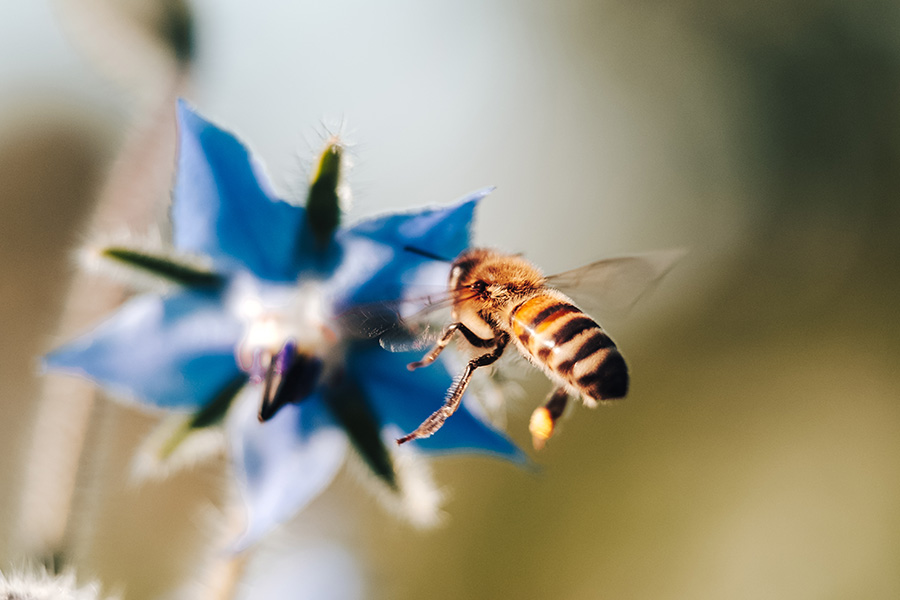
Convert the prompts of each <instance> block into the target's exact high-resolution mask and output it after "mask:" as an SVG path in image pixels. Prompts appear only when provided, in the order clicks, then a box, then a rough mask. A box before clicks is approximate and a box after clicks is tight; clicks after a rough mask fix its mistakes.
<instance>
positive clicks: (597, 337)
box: [510, 292, 628, 400]
mask: <svg viewBox="0 0 900 600" xmlns="http://www.w3.org/2000/svg"><path fill="white" fill-rule="evenodd" d="M510 326H511V328H512V333H513V335H515V336H516V338H518V340H519V342H520V343H521V346H522V347H524V348H525V350H526V351H527V352H528V353H529V354H531V356H533V357H534V358H535V360H536V361H537V362H538V363H540V364H542V365H545V366H546V367H547V368H548V369H549V370H550V371H551V372H553V373H555V374H556V375H558V376H559V377H560V378H561V379H563V380H564V381H565V382H567V383H568V384H569V385H571V386H572V387H573V388H574V389H576V390H578V391H580V392H581V394H582V395H584V396H585V397H586V398H587V399H589V400H611V399H614V398H622V397H623V396H625V394H626V393H628V367H627V366H625V360H624V359H623V358H622V355H621V354H619V350H618V349H617V348H616V345H615V343H614V342H613V341H612V340H611V339H610V337H609V336H608V335H606V333H604V331H603V329H601V328H600V325H598V324H597V323H596V322H595V321H594V320H593V319H591V318H590V317H588V316H587V315H586V314H584V313H583V312H581V311H580V310H579V309H578V308H576V307H575V306H574V305H572V304H571V303H569V302H568V301H567V299H566V298H564V297H561V294H560V295H557V294H555V293H551V292H543V293H540V294H538V295H537V296H533V297H531V298H529V299H528V300H526V301H524V302H522V303H521V304H519V305H518V306H517V307H516V308H514V309H513V311H512V313H511V314H510Z"/></svg>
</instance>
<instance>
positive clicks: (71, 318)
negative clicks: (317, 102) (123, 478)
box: [14, 0, 191, 569]
mask: <svg viewBox="0 0 900 600" xmlns="http://www.w3.org/2000/svg"><path fill="white" fill-rule="evenodd" d="M56 5H57V6H56V7H57V8H58V14H59V15H60V17H61V20H62V25H63V28H64V29H65V30H66V31H67V33H69V34H70V37H71V39H72V41H73V42H74V43H75V44H76V45H77V46H79V47H80V48H81V49H82V50H84V53H85V54H86V55H87V56H88V57H89V58H92V59H94V62H95V63H96V64H98V66H99V67H100V69H101V70H102V71H104V72H105V73H106V74H108V75H112V77H113V78H114V79H116V80H118V82H119V83H121V84H122V85H123V87H124V88H125V89H126V91H127V92H128V94H129V100H131V101H132V102H133V105H134V114H133V117H132V126H131V128H130V133H129V135H128V136H127V138H126V139H125V141H124V143H123V145H122V149H121V151H120V152H119V154H118V158H117V159H116V160H115V162H114V164H113V165H112V167H111V170H110V173H109V176H108V181H107V183H106V184H105V186H104V187H103V189H102V191H101V193H100V194H99V197H98V200H97V203H96V206H95V208H94V211H93V215H92V217H91V219H90V221H89V224H88V228H87V231H88V232H89V233H94V232H102V231H109V230H110V229H111V228H112V227H113V226H114V224H115V226H116V227H119V228H121V226H122V224H123V223H124V224H127V225H128V226H129V227H130V228H131V229H133V230H137V231H141V232H144V231H147V230H149V229H151V228H152V227H153V226H155V225H156V224H157V223H158V222H160V221H161V219H159V217H160V216H161V215H162V213H163V211H164V209H165V207H166V206H167V199H168V195H169V190H170V187H171V180H172V165H173V164H174V160H175V127H174V123H175V112H174V111H175V100H176V98H177V97H178V96H180V95H181V94H182V93H183V90H184V88H185V84H186V80H187V77H186V69H185V67H186V66H187V62H188V59H189V55H190V51H189V50H190V47H191V41H190V39H191V29H190V21H189V19H188V13H187V11H186V9H185V7H184V5H183V4H182V3H181V2H174V1H167V2H146V1H130V2H124V3H115V2H111V1H106V0H91V1H90V2H87V3H85V2H74V1H69V0H60V1H59V2H57V3H56ZM173 32H174V33H173ZM124 297H125V291H124V289H123V287H122V286H121V285H118V284H106V283H102V284H101V283H99V282H98V281H97V279H96V278H95V277H94V276H92V275H91V274H88V273H84V272H81V271H78V272H76V273H75V275H74V277H73V280H72V283H71V286H70V291H69V293H68V299H67V301H66V305H65V309H64V310H63V313H62V315H61V316H60V321H59V332H60V333H61V334H63V335H72V334H74V333H76V332H78V331H81V330H83V329H84V328H85V327H86V326H87V325H88V324H90V323H92V322H96V321H97V320H99V319H100V317H102V316H103V315H104V314H105V313H107V312H109V310H111V309H112V308H114V307H116V306H118V305H119V304H120V303H121V302H122V300H123V299H124ZM96 395H97V392H96V388H95V387H94V386H92V385H91V384H89V383H87V382H80V381H73V380H72V379H71V378H68V379H66V378H57V377H55V376H47V377H45V378H44V380H43V383H42V389H41V392H40V395H39V398H38V407H37V410H36V416H35V421H34V431H33V434H32V435H31V438H30V439H31V445H30V447H29V448H27V449H26V450H25V451H26V452H27V459H26V461H25V462H24V464H25V465H26V472H25V473H24V474H23V477H22V486H21V490H22V492H21V501H20V508H19V518H18V519H17V531H16V533H15V534H14V544H15V547H18V548H21V549H22V550H23V551H24V552H25V553H27V554H26V555H27V556H29V557H30V558H31V559H39V560H44V561H46V562H48V563H49V566H51V567H52V568H54V569H56V568H59V567H60V566H61V565H60V561H61V560H62V562H64V561H65V557H66V556H67V555H69V554H70V553H71V552H72V549H73V546H75V545H77V543H78V540H77V539H74V538H75V537H76V535H75V533H74V532H73V524H72V515H73V512H74V506H73V505H74V503H75V497H76V494H75V490H76V488H77V487H82V486H85V485H89V482H84V481H81V480H82V479H84V478H85V476H86V475H85V473H84V471H85V469H82V468H81V467H82V466H83V465H82V462H83V457H84V455H85V454H86V452H87V448H88V447H89V446H88V444H89V437H90V434H91V432H92V430H93V429H94V428H95V427H96V426H95V425H94V424H93V422H94V421H96V420H97V419H96V413H97V410H96V409H97V408H98V407H99V406H100V405H98V404H97V403H96V402H95V400H96ZM97 429H99V430H102V429H103V428H97ZM100 442H102V440H100ZM87 471H88V472H89V471H90V470H89V469H88V470H87ZM79 527H80V528H82V529H83V528H85V527H87V528H90V523H89V522H84V520H81V521H80V522H79Z"/></svg>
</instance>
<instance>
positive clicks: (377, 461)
mask: <svg viewBox="0 0 900 600" xmlns="http://www.w3.org/2000/svg"><path fill="white" fill-rule="evenodd" d="M341 379H342V380H341V381H340V382H335V384H334V385H332V386H330V390H329V393H328V395H327V397H326V405H327V406H328V409H329V410H330V411H331V413H332V414H333V415H334V417H335V418H336V419H337V421H338V423H340V425H341V427H343V428H344V431H345V432H346V433H347V436H348V437H349V438H350V442H351V443H352V444H353V446H354V447H355V448H356V450H357V451H358V452H359V453H360V455H361V456H362V458H363V460H364V461H365V463H366V464H367V465H368V466H369V468H370V469H372V472H374V473H375V475H377V476H378V478H379V479H381V480H382V481H384V482H385V483H386V484H387V485H388V487H390V488H391V489H392V490H395V491H396V490H397V489H398V486H397V474H396V472H395V471H394V461H393V460H392V459H391V453H390V452H389V451H388V449H387V446H385V445H384V442H383V441H382V439H381V424H380V423H379V422H378V419H377V418H376V417H375V414H374V413H373V412H372V410H371V408H370V407H369V403H368V401H367V400H366V398H365V395H364V394H363V392H362V390H361V389H360V388H359V386H357V385H356V384H355V383H354V382H351V381H347V380H346V379H345V378H341Z"/></svg>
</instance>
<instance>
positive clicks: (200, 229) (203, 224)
mask: <svg viewBox="0 0 900 600" xmlns="http://www.w3.org/2000/svg"><path fill="white" fill-rule="evenodd" d="M178 126H179V129H178V139H179V141H178V174H177V176H176V178H175V190H174V192H173V201H172V226H173V234H174V236H173V237H174V243H175V247H176V248H178V249H180V250H185V251H189V252H195V253H200V254H207V255H209V256H211V257H212V258H213V260H214V262H215V265H216V267H217V268H219V269H221V270H226V271H227V270H232V269H234V268H236V267H245V268H247V269H250V270H251V271H252V272H253V273H254V274H256V275H257V276H258V277H260V278H263V279H270V280H273V281H289V280H293V279H295V278H296V276H297V265H296V261H297V256H296V254H297V251H296V248H297V242H298V232H299V231H300V228H301V227H302V226H303V223H304V215H305V211H304V209H303V208H301V207H299V206H294V205H291V204H288V203H286V202H283V201H281V200H279V199H277V198H275V197H274V195H273V194H272V193H271V191H270V190H269V186H268V182H267V181H266V180H265V176H264V175H263V174H262V172H261V170H260V169H259V168H258V165H256V164H254V162H253V159H252V157H251V156H250V153H249V152H248V151H247V149H246V148H245V147H244V145H243V144H241V142H240V141H238V140H237V139H236V138H235V137H234V136H233V135H231V134H230V133H228V132H226V131H223V130H221V129H219V128H218V127H216V126H215V125H213V124H211V123H209V122H208V121H206V120H205V119H203V117H201V116H200V115H198V114H197V113H195V112H194V111H193V110H191V108H190V107H189V106H188V105H187V104H186V103H185V102H184V101H183V100H179V101H178Z"/></svg>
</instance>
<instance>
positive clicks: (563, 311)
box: [397, 248, 683, 449]
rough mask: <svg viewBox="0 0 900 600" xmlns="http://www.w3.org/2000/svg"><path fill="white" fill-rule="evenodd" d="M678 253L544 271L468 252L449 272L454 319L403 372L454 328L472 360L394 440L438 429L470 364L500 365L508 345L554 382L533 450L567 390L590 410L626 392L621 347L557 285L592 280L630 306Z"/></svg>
mask: <svg viewBox="0 0 900 600" xmlns="http://www.w3.org/2000/svg"><path fill="white" fill-rule="evenodd" d="M682 254H683V253H682V252H681V251H668V252H657V253H652V254H646V255H637V256H630V257H621V258H613V259H608V260H602V261H599V262H595V263H591V264H589V265H586V266H584V267H581V268H579V269H575V270H573V271H568V272H566V273H562V274H559V275H556V276H552V277H545V276H544V275H543V274H542V273H541V271H540V270H539V269H538V268H537V267H536V266H534V265H533V264H532V263H530V262H529V261H527V260H526V259H524V258H522V257H521V256H518V255H513V254H504V253H501V252H498V251H494V250H488V249H478V248H476V249H472V250H468V251H466V252H464V253H463V254H461V255H460V256H459V257H457V258H456V260H454V261H453V263H452V265H451V268H450V277H449V282H448V291H449V301H450V303H451V307H452V322H451V323H450V324H449V325H447V326H446V327H445V328H444V329H443V331H442V333H441V335H440V337H439V339H438V340H437V342H436V343H435V345H434V346H433V347H432V348H431V350H429V351H428V353H427V354H425V356H424V357H423V358H422V359H421V360H419V361H417V362H413V363H410V364H409V369H410V370H414V369H418V368H421V367H425V366H428V365H430V364H431V363H433V362H434V361H435V360H436V359H437V357H438V356H439V355H440V353H441V352H442V351H443V350H444V348H445V347H446V346H447V344H448V343H449V342H450V341H451V340H452V339H453V337H454V336H456V335H457V334H461V335H462V337H463V339H464V341H465V343H466V344H468V346H470V347H471V349H473V350H474V351H475V356H474V357H473V358H471V359H470V360H469V361H468V363H467V364H466V367H465V369H464V370H463V373H462V375H461V376H460V377H459V379H457V380H456V382H455V383H454V384H453V386H452V387H451V388H450V390H449V391H448V392H447V398H446V401H445V402H444V405H443V406H441V407H440V408H439V409H438V410H437V411H436V412H435V413H434V414H432V415H431V416H430V417H428V418H427V419H425V421H424V422H423V423H422V424H421V425H420V426H419V427H418V428H417V429H416V430H415V431H413V432H412V433H409V434H408V435H405V436H403V437H401V438H399V439H398V440H397V443H398V444H403V443H405V442H408V441H410V440H414V439H417V438H425V437H429V436H431V435H432V434H434V433H435V432H436V431H437V430H438V429H440V428H441V426H442V425H443V424H444V421H446V420H447V418H448V417H450V416H451V415H452V414H453V413H454V412H456V410H457V408H459V404H460V401H461V399H462V396H463V393H464V392H465V390H466V387H467V386H468V385H469V380H470V379H471V378H472V374H473V373H474V372H475V370H476V369H478V368H479V367H484V366H487V365H490V364H492V363H494V362H496V361H497V360H498V359H499V358H500V357H501V355H502V354H503V352H504V351H505V350H506V348H507V346H509V345H510V343H511V344H512V345H513V346H514V347H515V348H516V349H517V350H518V351H519V353H520V354H522V355H523V356H525V357H526V358H527V359H528V360H529V361H530V362H532V363H533V364H534V365H536V366H537V367H539V368H541V369H542V370H543V371H544V373H546V374H547V376H548V377H549V378H550V379H551V380H552V381H553V383H554V384H555V388H554V390H553V391H552V392H551V394H550V396H549V399H548V400H547V402H546V403H545V404H544V405H543V406H541V407H539V408H538V409H536V410H535V411H534V413H533V414H532V416H531V421H530V424H529V429H530V431H531V435H532V441H533V443H534V446H535V448H536V449H540V448H541V447H543V445H544V444H545V442H546V441H547V440H548V439H549V438H550V436H551V435H552V434H553V429H554V427H555V425H556V422H557V420H558V419H559V418H560V416H561V415H562V414H563V411H564V410H565V408H566V404H567V403H568V399H569V396H580V397H581V398H582V400H583V401H584V403H585V404H586V405H588V406H589V407H594V406H596V405H597V404H598V403H600V402H606V401H610V400H616V399H619V398H623V397H624V396H625V395H626V394H627V393H628V383H629V378H628V367H627V365H626V364H625V360H624V359H623V358H622V355H621V354H620V353H619V349H618V348H617V347H616V344H615V343H614V342H613V341H612V339H611V338H610V337H609V335H607V333H606V332H605V331H604V330H603V328H602V327H601V326H600V325H599V324H598V323H597V322H596V321H595V320H593V319H592V318H591V317H589V316H588V315H586V314H585V313H584V312H583V311H582V310H581V309H579V308H578V307H577V306H576V305H575V303H574V302H573V301H572V300H571V299H570V298H569V297H568V296H566V295H564V294H563V293H562V292H561V291H559V289H557V287H570V286H571V287H576V286H579V285H580V284H589V285H590V287H592V288H593V287H596V288H597V289H598V290H600V295H601V296H603V298H604V299H607V300H610V301H611V303H612V304H614V305H616V308H619V309H621V308H626V307H629V306H630V305H631V304H633V302H634V301H636V300H637V298H638V297H639V296H640V295H641V294H642V293H643V292H644V291H646V289H647V288H648V287H649V286H650V285H651V284H652V283H654V282H656V281H658V280H659V279H660V278H661V277H662V276H663V275H664V274H665V273H666V272H668V270H669V269H671V267H672V266H673V265H674V263H675V261H676V260H677V259H678V258H680V257H681V256H682ZM597 299H599V298H597Z"/></svg>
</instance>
